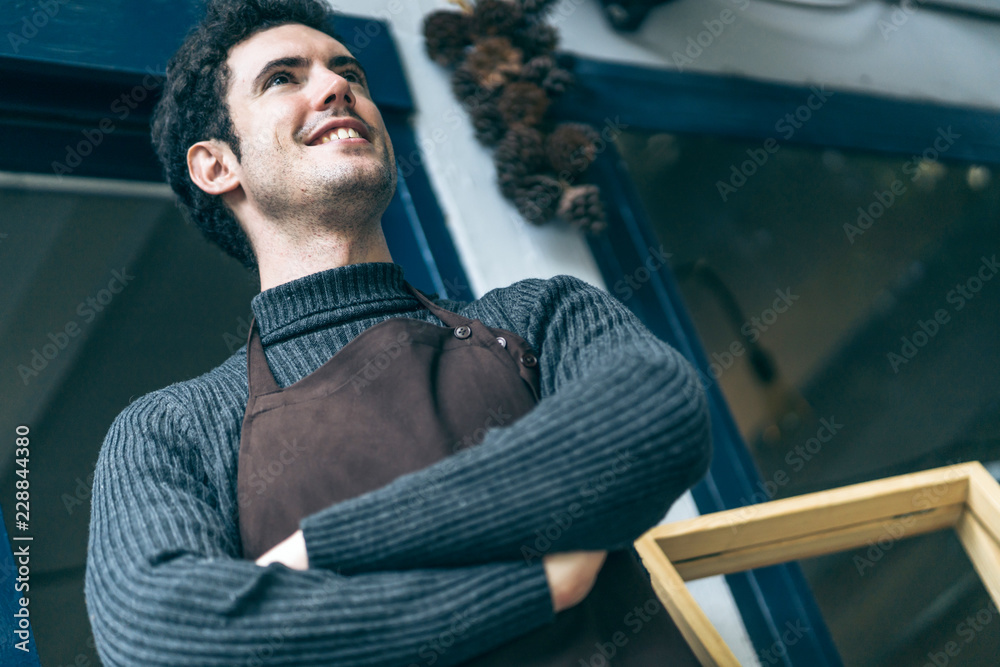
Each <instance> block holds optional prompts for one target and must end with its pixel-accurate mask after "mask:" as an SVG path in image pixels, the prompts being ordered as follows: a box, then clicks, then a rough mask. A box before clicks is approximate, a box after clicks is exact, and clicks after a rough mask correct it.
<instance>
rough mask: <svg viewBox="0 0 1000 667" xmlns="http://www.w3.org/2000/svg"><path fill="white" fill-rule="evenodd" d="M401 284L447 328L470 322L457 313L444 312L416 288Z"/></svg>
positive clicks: (404, 282)
mask: <svg viewBox="0 0 1000 667" xmlns="http://www.w3.org/2000/svg"><path fill="white" fill-rule="evenodd" d="M403 284H405V285H406V288H407V289H408V290H410V291H411V292H412V293H413V295H414V296H415V297H417V299H419V300H420V303H422V304H424V306H426V307H427V309H428V310H429V311H431V312H432V313H434V314H435V315H436V316H437V318H438V319H439V320H441V321H442V322H444V323H445V324H446V325H448V326H449V327H460V326H463V325H467V324H469V323H471V322H472V320H470V319H469V318H468V317H463V316H461V315H459V314H458V313H453V312H451V311H450V310H445V309H444V308H442V307H441V306H439V305H437V304H436V303H434V302H433V301H431V300H430V299H428V298H427V297H426V296H424V294H423V292H421V291H420V290H418V289H417V288H416V287H414V286H413V285H411V284H410V283H408V282H406V281H405V280H404V281H403Z"/></svg>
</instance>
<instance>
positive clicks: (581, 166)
mask: <svg viewBox="0 0 1000 667" xmlns="http://www.w3.org/2000/svg"><path fill="white" fill-rule="evenodd" d="M599 139H600V136H599V135H598V134H597V130H595V129H594V128H592V127H591V126H589V125H584V124H582V123H561V124H560V125H558V126H557V127H556V129H555V130H554V131H553V132H552V134H550V135H549V136H548V137H547V138H546V139H545V152H546V153H547V154H548V156H549V163H550V164H551V165H552V168H553V169H555V170H556V171H557V172H558V173H559V174H560V176H563V175H565V178H570V177H572V176H574V175H576V174H581V173H583V172H584V171H586V170H587V167H589V166H590V165H591V164H593V162H594V160H595V159H596V158H597V141H598V140H599Z"/></svg>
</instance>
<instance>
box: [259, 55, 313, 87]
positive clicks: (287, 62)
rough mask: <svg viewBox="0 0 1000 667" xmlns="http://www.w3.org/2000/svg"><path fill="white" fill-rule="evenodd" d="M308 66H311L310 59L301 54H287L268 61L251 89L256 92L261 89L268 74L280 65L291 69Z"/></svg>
mask: <svg viewBox="0 0 1000 667" xmlns="http://www.w3.org/2000/svg"><path fill="white" fill-rule="evenodd" d="M308 66H309V61H308V60H307V59H305V58H303V57H301V56H286V57H284V58H277V59H275V60H272V61H271V62H269V63H267V64H266V65H264V66H263V67H262V68H261V70H260V72H259V73H258V74H257V76H256V77H255V78H254V80H253V85H252V86H251V87H250V89H251V90H252V91H255V92H256V91H258V90H260V86H261V84H263V83H264V80H265V79H266V78H267V75H268V74H270V73H271V72H272V71H273V70H276V69H278V68H280V67H287V68H289V69H294V68H298V67H308Z"/></svg>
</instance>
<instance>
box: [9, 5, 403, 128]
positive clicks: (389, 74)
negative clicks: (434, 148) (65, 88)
mask: <svg viewBox="0 0 1000 667" xmlns="http://www.w3.org/2000/svg"><path fill="white" fill-rule="evenodd" d="M51 4H52V8H51V9H50V10H49V11H48V12H46V11H45V10H44V9H42V8H40V7H39V6H38V3H24V2H5V3H2V4H0V35H3V36H4V37H3V38H2V39H0V58H4V59H10V60H11V61H14V62H19V63H21V64H23V65H27V64H29V63H33V64H37V65H42V66H43V67H44V68H51V67H52V66H54V65H57V66H65V65H69V66H73V67H83V68H87V69H90V70H96V72H101V73H103V74H105V75H108V76H112V77H118V78H127V79H134V78H136V77H139V78H141V76H142V75H145V74H147V73H149V72H155V73H157V74H159V75H162V74H163V73H164V72H165V71H166V66H167V61H168V60H169V59H170V57H171V56H172V55H173V53H174V52H175V51H176V50H177V48H178V47H179V46H180V45H181V43H182V42H183V41H184V37H185V35H186V34H187V32H188V30H189V29H190V27H191V26H193V25H194V24H195V23H196V22H197V21H198V20H199V19H200V18H201V16H202V12H203V10H202V5H203V3H202V2H201V0H141V1H139V0H131V1H129V2H114V3H108V2H103V3H102V2H89V3H66V2H55V1H54V2H52V3H51ZM26 18H27V19H28V21H29V22H28V23H27V24H26V23H25V19H26ZM32 18H34V19H36V24H34V25H32V24H31V23H30V20H31V19H32ZM38 25H41V27H37V26H38ZM88 27H89V28H90V29H88ZM331 28H332V32H334V33H335V34H337V35H339V36H340V38H341V41H342V43H343V44H344V46H346V47H347V48H348V50H350V51H351V53H353V54H354V55H355V56H357V58H358V59H359V60H360V61H361V62H362V64H364V66H365V69H366V70H367V71H368V75H369V77H368V81H369V85H370V87H371V90H372V94H373V96H374V97H373V99H374V100H375V103H376V104H377V105H378V106H379V108H380V109H381V110H382V111H387V110H406V111H409V110H412V109H413V97H412V96H411V95H410V88H409V85H408V84H407V81H406V76H405V74H404V72H403V65H402V62H401V61H400V58H399V52H398V51H397V49H396V45H395V43H394V42H393V40H392V36H391V34H390V32H389V29H388V26H387V25H386V23H384V22H383V21H380V20H378V19H373V18H369V17H362V16H351V15H348V14H340V15H337V17H336V18H335V20H334V23H333V25H332V26H331ZM11 35H13V37H11ZM25 36H27V37H25ZM96 72H95V74H94V75H92V76H90V77H89V78H91V79H98V78H100V75H99V74H97V73H96ZM36 85H37V84H36ZM3 90H4V94H5V95H6V94H7V93H8V92H10V91H12V90H16V89H11V88H4V89H3ZM119 94H120V91H119ZM96 99H97V100H98V101H101V100H105V102H104V107H105V110H106V108H107V105H108V104H110V103H111V100H113V99H114V97H111V98H101V97H98V98H96Z"/></svg>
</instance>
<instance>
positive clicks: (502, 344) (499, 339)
mask: <svg viewBox="0 0 1000 667" xmlns="http://www.w3.org/2000/svg"><path fill="white" fill-rule="evenodd" d="M497 342H498V343H500V347H507V339H506V338H504V337H503V336H497Z"/></svg>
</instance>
